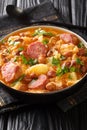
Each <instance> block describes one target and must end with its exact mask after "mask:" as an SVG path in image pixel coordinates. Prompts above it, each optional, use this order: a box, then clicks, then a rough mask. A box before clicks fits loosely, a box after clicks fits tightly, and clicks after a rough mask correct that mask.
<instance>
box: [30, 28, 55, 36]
mask: <svg viewBox="0 0 87 130" xmlns="http://www.w3.org/2000/svg"><path fill="white" fill-rule="evenodd" d="M36 35H44V36H50V37H52V36H54V34H53V33H51V32H46V31H45V30H42V29H41V28H39V29H37V30H35V32H34V34H33V35H32V36H36Z"/></svg>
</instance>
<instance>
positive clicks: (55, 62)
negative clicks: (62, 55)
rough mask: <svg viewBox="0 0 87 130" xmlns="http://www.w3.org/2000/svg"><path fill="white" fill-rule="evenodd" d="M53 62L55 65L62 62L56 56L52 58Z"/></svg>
mask: <svg viewBox="0 0 87 130" xmlns="http://www.w3.org/2000/svg"><path fill="white" fill-rule="evenodd" d="M52 64H53V65H56V66H57V65H59V64H60V60H59V59H56V58H55V57H53V58H52Z"/></svg>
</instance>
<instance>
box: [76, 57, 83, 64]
mask: <svg viewBox="0 0 87 130" xmlns="http://www.w3.org/2000/svg"><path fill="white" fill-rule="evenodd" d="M76 63H77V64H79V65H84V64H83V62H82V61H81V60H80V59H79V58H77V59H76Z"/></svg>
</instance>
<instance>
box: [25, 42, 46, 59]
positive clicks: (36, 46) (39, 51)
mask: <svg viewBox="0 0 87 130" xmlns="http://www.w3.org/2000/svg"><path fill="white" fill-rule="evenodd" d="M46 54H47V48H46V47H45V45H43V44H42V43H41V42H33V43H31V44H30V45H29V46H28V48H27V55H29V57H30V58H34V59H37V58H38V57H39V56H40V55H42V56H46Z"/></svg>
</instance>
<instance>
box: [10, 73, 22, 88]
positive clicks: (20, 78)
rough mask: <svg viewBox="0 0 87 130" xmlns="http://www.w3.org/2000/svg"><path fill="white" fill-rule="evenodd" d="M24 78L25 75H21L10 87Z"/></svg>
mask: <svg viewBox="0 0 87 130" xmlns="http://www.w3.org/2000/svg"><path fill="white" fill-rule="evenodd" d="M24 77H25V74H23V75H21V76H20V77H19V78H18V79H16V80H15V81H14V82H13V83H12V84H11V86H14V85H16V83H17V82H20V81H21V80H22V79H23V78H24Z"/></svg>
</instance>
